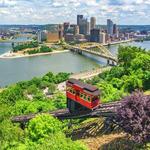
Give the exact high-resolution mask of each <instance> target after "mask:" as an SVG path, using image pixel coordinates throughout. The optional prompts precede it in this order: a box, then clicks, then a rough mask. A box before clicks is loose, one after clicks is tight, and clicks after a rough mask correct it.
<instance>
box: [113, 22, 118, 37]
mask: <svg viewBox="0 0 150 150" xmlns="http://www.w3.org/2000/svg"><path fill="white" fill-rule="evenodd" d="M113 34H114V36H115V37H116V38H118V37H119V30H118V27H117V25H116V24H114V25H113Z"/></svg>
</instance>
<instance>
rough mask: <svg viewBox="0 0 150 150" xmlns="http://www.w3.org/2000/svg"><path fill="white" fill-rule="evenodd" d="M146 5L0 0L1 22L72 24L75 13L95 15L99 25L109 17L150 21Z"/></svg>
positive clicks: (143, 1)
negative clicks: (68, 22) (67, 22)
mask: <svg viewBox="0 0 150 150" xmlns="http://www.w3.org/2000/svg"><path fill="white" fill-rule="evenodd" d="M149 8H150V0H113V1H112V0H0V18H3V19H0V24H4V23H7V24H11V23H15V24H16V23H19V24H30V23H35V24H36V23H37V24H42V23H43V24H44V23H61V22H65V21H71V22H73V23H75V22H76V15H77V14H84V15H86V16H87V17H90V16H96V17H97V20H98V23H101V24H104V23H106V19H107V18H108V17H109V18H112V19H114V20H119V21H118V22H119V23H121V24H150V19H148V18H147V16H146V15H145V14H146V13H147V12H148V11H149ZM140 17H142V20H139V18H140ZM133 18H134V19H133ZM131 20H133V23H132V22H131Z"/></svg>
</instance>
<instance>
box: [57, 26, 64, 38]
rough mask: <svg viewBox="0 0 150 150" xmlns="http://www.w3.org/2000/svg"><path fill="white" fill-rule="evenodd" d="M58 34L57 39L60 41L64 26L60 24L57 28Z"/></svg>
mask: <svg viewBox="0 0 150 150" xmlns="http://www.w3.org/2000/svg"><path fill="white" fill-rule="evenodd" d="M58 34H59V39H62V38H63V36H64V26H63V25H62V24H60V25H59V26H58Z"/></svg>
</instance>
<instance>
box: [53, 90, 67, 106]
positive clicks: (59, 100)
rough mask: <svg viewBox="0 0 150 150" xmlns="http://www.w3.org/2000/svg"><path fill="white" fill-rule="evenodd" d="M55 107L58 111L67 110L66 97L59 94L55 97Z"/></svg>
mask: <svg viewBox="0 0 150 150" xmlns="http://www.w3.org/2000/svg"><path fill="white" fill-rule="evenodd" d="M52 101H53V102H54V106H55V107H56V108H58V109H62V108H66V96H65V95H63V94H62V93H60V92H58V93H56V94H55V96H54V97H53V99H52Z"/></svg>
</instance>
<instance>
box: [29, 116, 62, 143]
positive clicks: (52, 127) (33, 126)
mask: <svg viewBox="0 0 150 150" xmlns="http://www.w3.org/2000/svg"><path fill="white" fill-rule="evenodd" d="M61 130H62V123H61V122H60V121H59V120H57V119H55V118H53V117H52V116H50V115H46V114H43V115H38V116H37V117H36V118H34V119H32V120H31V121H30V122H29V125H28V129H27V133H28V137H29V139H30V140H31V141H33V142H34V141H35V142H38V141H42V140H43V139H44V138H47V137H49V136H50V135H51V134H52V135H53V134H56V133H59V132H61Z"/></svg>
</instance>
